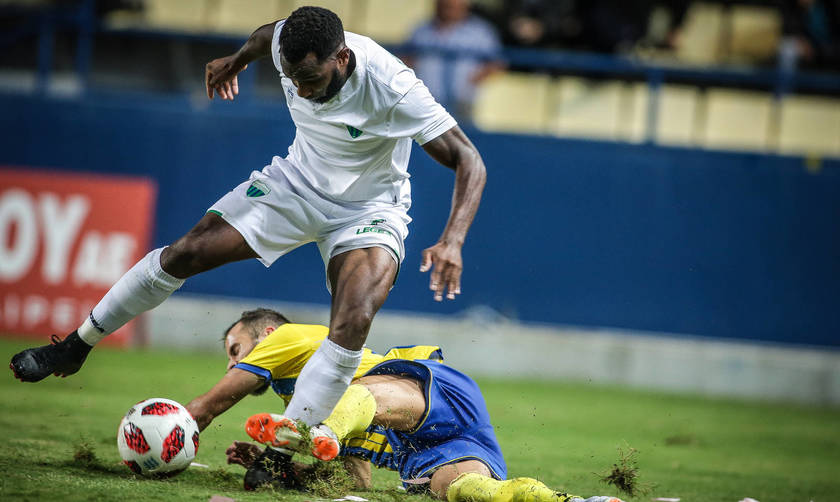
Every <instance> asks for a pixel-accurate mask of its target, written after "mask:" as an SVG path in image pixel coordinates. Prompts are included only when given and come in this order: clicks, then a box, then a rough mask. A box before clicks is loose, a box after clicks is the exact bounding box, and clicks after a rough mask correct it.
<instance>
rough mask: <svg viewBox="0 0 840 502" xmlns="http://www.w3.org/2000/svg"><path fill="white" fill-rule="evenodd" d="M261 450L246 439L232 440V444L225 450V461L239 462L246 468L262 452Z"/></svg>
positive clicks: (230, 462)
mask: <svg viewBox="0 0 840 502" xmlns="http://www.w3.org/2000/svg"><path fill="white" fill-rule="evenodd" d="M262 452H263V450H262V448H260V447H259V445H256V444H254V443H249V442H247V441H234V442H233V444H232V445H230V446H229V447H228V449H227V450H225V454H226V455H227V462H228V463H229V464H239V465H241V466H242V467H244V468H246V469H248V468H249V467H251V465H252V464H253V463H254V461H255V460H257V457H259V456H260V455H261V454H262Z"/></svg>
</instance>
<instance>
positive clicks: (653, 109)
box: [0, 0, 840, 141]
mask: <svg viewBox="0 0 840 502" xmlns="http://www.w3.org/2000/svg"><path fill="white" fill-rule="evenodd" d="M95 7H96V0H81V1H80V2H78V3H77V4H76V5H75V6H67V5H65V6H54V7H50V8H40V9H38V8H34V9H33V8H25V7H14V6H4V7H2V8H1V9H3V10H5V11H7V12H8V11H15V10H17V11H18V12H19V13H21V14H22V15H25V16H27V17H28V19H29V21H28V22H25V23H22V24H21V25H20V26H19V27H18V29H16V30H11V31H10V32H7V33H4V34H2V35H0V49H2V48H4V47H6V46H9V45H11V44H13V43H14V42H15V41H16V40H17V39H19V38H20V37H23V36H27V35H31V34H32V33H33V32H34V33H37V36H38V44H37V47H38V54H37V79H36V89H37V90H38V91H39V92H46V90H47V88H48V85H49V81H50V77H51V70H52V66H53V45H54V43H55V34H56V32H58V31H59V30H62V31H72V32H73V33H74V34H75V35H76V47H75V60H76V65H75V69H76V73H77V75H78V79H79V82H80V83H81V92H85V91H86V90H88V89H89V85H88V84H89V76H90V68H91V62H92V59H93V49H94V42H95V37H96V35H97V34H100V33H110V34H120V35H122V36H133V37H144V38H146V37H149V38H176V39H184V40H192V41H197V42H199V41H200V42H217V43H218V42H221V43H230V44H231V46H238V45H239V44H241V43H242V42H243V41H244V37H242V36H236V35H226V34H216V33H185V32H172V31H157V30H148V29H114V28H110V27H108V26H106V25H104V24H102V23H100V22H99V20H97V19H96V16H95V14H94V13H95ZM389 49H391V50H392V51H393V52H395V53H397V54H409V53H411V52H412V51H413V49H412V48H411V47H408V46H395V47H389ZM442 55H443V56H444V57H446V58H453V59H454V58H456V57H464V56H475V57H480V58H484V57H486V56H485V55H484V54H481V55H479V54H470V53H469V51H457V52H443V53H442ZM501 58H502V59H503V60H504V61H505V62H506V63H507V64H509V65H510V66H512V67H521V68H528V69H530V70H531V71H536V72H549V73H558V74H585V75H597V76H605V77H610V78H617V79H634V80H642V81H645V82H647V83H648V85H649V87H650V96H651V99H650V100H649V103H648V110H647V121H646V137H647V139H648V141H653V139H654V131H656V124H657V119H658V115H659V99H658V97H659V90H660V88H661V86H662V84H663V83H665V82H669V81H679V82H683V83H686V82H689V83H692V84H694V85H700V86H705V85H717V86H736V87H752V88H759V89H763V90H767V91H769V92H772V93H773V94H774V95H775V96H776V97H777V98H781V97H782V96H784V95H786V94H789V93H792V92H808V93H816V94H832V95H837V94H840V73H815V72H802V71H788V70H783V69H780V68H755V67H747V66H737V67H736V66H688V65H666V64H662V63H658V62H651V61H645V60H642V59H639V58H634V57H627V56H616V55H606V54H595V53H584V52H573V51H562V50H538V49H518V48H506V49H504V50H503V51H502V54H501ZM255 81H256V72H255V71H250V72H248V73H247V74H243V75H242V78H241V79H240V87H241V88H242V89H243V90H244V91H246V92H243V96H248V95H249V94H250V93H248V92H247V90H248V87H249V86H253V85H255ZM450 94H451V93H450ZM245 100H246V101H247V98H246V99H245Z"/></svg>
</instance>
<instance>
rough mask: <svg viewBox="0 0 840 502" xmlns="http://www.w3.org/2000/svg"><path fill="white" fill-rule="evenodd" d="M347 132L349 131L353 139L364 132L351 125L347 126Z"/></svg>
mask: <svg viewBox="0 0 840 502" xmlns="http://www.w3.org/2000/svg"><path fill="white" fill-rule="evenodd" d="M347 132H349V133H350V137H351V138H353V139H356V138H358V137H359V136H361V135H362V134H364V131H360V130H358V129H356V128H355V127H353V126H347Z"/></svg>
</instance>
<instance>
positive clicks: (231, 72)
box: [204, 55, 248, 101]
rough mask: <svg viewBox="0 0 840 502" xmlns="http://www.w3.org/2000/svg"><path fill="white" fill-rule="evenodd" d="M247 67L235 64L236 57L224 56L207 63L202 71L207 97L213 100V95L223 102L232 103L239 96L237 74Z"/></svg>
mask: <svg viewBox="0 0 840 502" xmlns="http://www.w3.org/2000/svg"><path fill="white" fill-rule="evenodd" d="M247 67H248V65H247V64H245V65H243V64H240V63H238V62H237V59H236V56H235V55H234V56H225V57H223V58H219V59H214V60H213V61H210V62H209V63H207V66H205V69H204V82H205V85H206V86H207V97H208V98H209V99H213V93H214V91H215V93H216V94H218V95H219V97H220V98H222V99H224V100H230V101H233V97H234V96H236V95H237V94H239V79H238V78H237V75H238V74H239V72H241V71H242V70H244V69H245V68H247Z"/></svg>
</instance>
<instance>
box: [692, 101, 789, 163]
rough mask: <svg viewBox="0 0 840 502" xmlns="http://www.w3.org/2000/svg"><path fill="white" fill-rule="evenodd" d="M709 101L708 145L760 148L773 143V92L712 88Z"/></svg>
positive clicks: (707, 114)
mask: <svg viewBox="0 0 840 502" xmlns="http://www.w3.org/2000/svg"><path fill="white" fill-rule="evenodd" d="M705 104H706V121H705V127H704V128H703V135H702V139H703V144H704V145H705V146H707V147H710V148H723V149H734V150H760V151H764V150H766V149H767V148H768V147H769V146H770V141H769V137H770V134H769V133H770V127H771V117H772V111H773V98H772V96H771V95H770V94H769V93H764V92H754V91H739V90H732V89H722V88H715V89H708V91H707V92H706V103H705Z"/></svg>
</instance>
